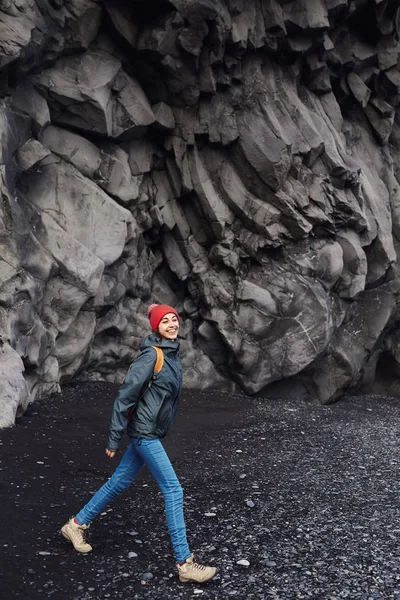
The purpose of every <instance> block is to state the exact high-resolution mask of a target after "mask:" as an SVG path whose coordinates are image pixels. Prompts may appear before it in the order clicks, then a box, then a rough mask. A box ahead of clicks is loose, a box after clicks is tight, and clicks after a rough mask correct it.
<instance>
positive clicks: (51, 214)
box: [0, 0, 400, 425]
mask: <svg viewBox="0 0 400 600" xmlns="http://www.w3.org/2000/svg"><path fill="white" fill-rule="evenodd" d="M399 35H400V8H399V4H398V0H192V1H191V2H189V1H187V0H135V1H131V2H124V1H123V0H105V1H104V2H97V1H96V0H18V1H17V2H15V0H12V1H11V0H3V2H2V4H1V6H0V93H1V106H0V119H1V121H0V122H1V129H0V131H1V141H0V186H1V188H0V189H1V196H0V211H1V212H0V215H1V218H0V246H1V252H0V284H1V286H0V357H1V360H0V376H1V381H2V384H1V392H0V422H1V424H2V425H9V424H11V423H13V421H14V419H15V415H16V413H17V411H23V410H24V408H25V407H26V406H27V404H28V403H29V402H31V401H33V400H34V399H35V398H37V397H39V396H42V395H44V394H47V393H51V392H55V391H58V390H59V386H60V384H61V385H62V384H63V382H67V381H69V380H71V379H73V378H77V377H86V378H87V377H90V378H101V379H106V380H108V381H118V380H120V378H121V376H122V374H123V373H124V372H125V370H126V368H127V366H128V364H129V362H130V361H131V360H132V358H133V357H134V356H135V354H136V352H137V348H138V346H139V344H140V341H141V339H142V337H143V336H144V335H145V334H146V332H147V330H148V322H147V317H146V307H147V306H148V304H149V303H150V302H157V301H161V302H168V303H170V304H173V305H175V306H176V307H177V308H178V310H179V311H180V312H181V314H182V317H183V327H182V355H183V362H184V365H185V367H186V375H185V385H186V386H192V387H200V388H205V387H207V386H208V387H211V386H225V387H229V386H232V385H233V383H232V382H234V383H235V384H236V385H237V384H238V385H240V386H241V387H242V389H243V390H245V391H246V392H247V393H249V394H254V393H257V392H259V391H261V390H263V391H265V390H266V389H267V390H268V389H271V388H270V387H267V386H271V384H273V385H277V384H276V382H282V381H283V382H285V381H287V380H288V379H289V380H290V382H291V385H293V386H296V385H298V389H300V386H301V389H303V390H304V393H305V394H306V395H307V396H308V397H309V398H311V399H313V400H315V401H319V402H324V403H328V402H332V401H334V400H335V399H337V398H338V397H339V396H340V395H341V394H343V392H344V391H346V390H348V389H350V388H352V389H360V388H362V387H363V386H364V387H365V386H370V385H372V383H373V382H374V379H375V377H376V370H377V366H379V364H380V362H382V361H384V360H386V359H390V360H391V361H392V364H393V365H397V364H398V363H400V336H399V334H398V332H397V322H398V321H399V318H400V313H399V308H398V300H399V283H400V276H399V272H398V268H397V259H398V241H399V239H400V191H399V183H400V110H399V94H400V42H399ZM274 382H275V383H274Z"/></svg>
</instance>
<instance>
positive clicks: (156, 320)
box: [147, 304, 180, 331]
mask: <svg viewBox="0 0 400 600" xmlns="http://www.w3.org/2000/svg"><path fill="white" fill-rule="evenodd" d="M170 313H172V314H173V315H175V316H176V317H177V319H178V321H179V320H180V319H179V315H178V313H177V312H176V310H175V309H174V308H172V306H168V304H151V305H150V306H149V308H148V309H147V316H148V317H149V321H150V325H151V328H152V330H153V331H157V329H158V326H159V324H160V321H161V319H163V318H164V317H165V315H168V314H170Z"/></svg>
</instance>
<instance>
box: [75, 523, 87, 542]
mask: <svg viewBox="0 0 400 600" xmlns="http://www.w3.org/2000/svg"><path fill="white" fill-rule="evenodd" d="M77 533H78V535H79V536H80V538H81V540H82V542H83V543H86V542H87V540H88V537H89V526H86V527H85V528H84V527H82V526H79V527H78V529H77Z"/></svg>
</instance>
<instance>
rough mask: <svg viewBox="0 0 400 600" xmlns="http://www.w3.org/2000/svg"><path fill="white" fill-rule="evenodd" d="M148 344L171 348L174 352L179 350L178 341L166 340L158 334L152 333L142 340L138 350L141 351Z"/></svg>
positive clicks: (164, 348) (148, 345)
mask: <svg viewBox="0 0 400 600" xmlns="http://www.w3.org/2000/svg"><path fill="white" fill-rule="evenodd" d="M150 346H158V348H162V349H163V350H173V351H174V352H177V351H178V350H179V346H180V341H179V340H166V339H165V338H163V337H161V336H159V335H158V334H156V333H152V334H151V335H149V336H147V338H146V339H145V340H144V342H143V344H142V345H141V346H140V350H141V351H143V350H144V349H145V348H149V347H150Z"/></svg>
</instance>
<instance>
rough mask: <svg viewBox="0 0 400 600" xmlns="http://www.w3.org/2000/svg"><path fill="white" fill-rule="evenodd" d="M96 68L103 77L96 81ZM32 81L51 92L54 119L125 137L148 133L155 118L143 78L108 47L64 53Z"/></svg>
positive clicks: (48, 92)
mask: <svg viewBox="0 0 400 600" xmlns="http://www.w3.org/2000/svg"><path fill="white" fill-rule="evenodd" d="M93 73H99V74H100V73H101V76H99V77H98V78H96V80H94V79H93ZM33 81H34V83H35V85H36V86H37V87H38V88H39V89H40V90H42V91H43V92H44V93H46V94H47V96H48V99H49V104H50V109H51V113H52V122H53V123H57V124H60V125H66V126H68V127H74V128H76V129H80V130H82V131H88V132H94V133H96V134H99V135H102V136H105V137H112V138H122V137H123V138H124V139H127V138H130V137H136V136H138V135H140V136H141V135H143V134H144V132H145V131H146V128H147V126H148V125H150V124H151V123H154V120H155V119H154V115H153V111H152V110H151V105H150V103H149V101H148V99H147V98H146V95H145V93H144V92H143V89H142V88H141V86H140V85H139V83H138V82H137V81H136V80H135V79H133V78H132V77H130V76H129V75H128V74H127V73H125V72H124V71H123V70H122V67H121V63H120V61H119V60H118V59H116V58H114V57H113V56H111V55H110V54H108V53H107V52H105V51H103V50H100V49H99V50H97V49H93V50H88V51H87V52H85V53H84V54H83V55H73V56H67V57H63V58H60V59H59V60H58V61H57V62H56V64H55V65H54V66H53V67H50V68H48V69H46V70H44V71H42V73H40V75H36V76H34V77H33ZM77 82H78V83H77Z"/></svg>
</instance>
